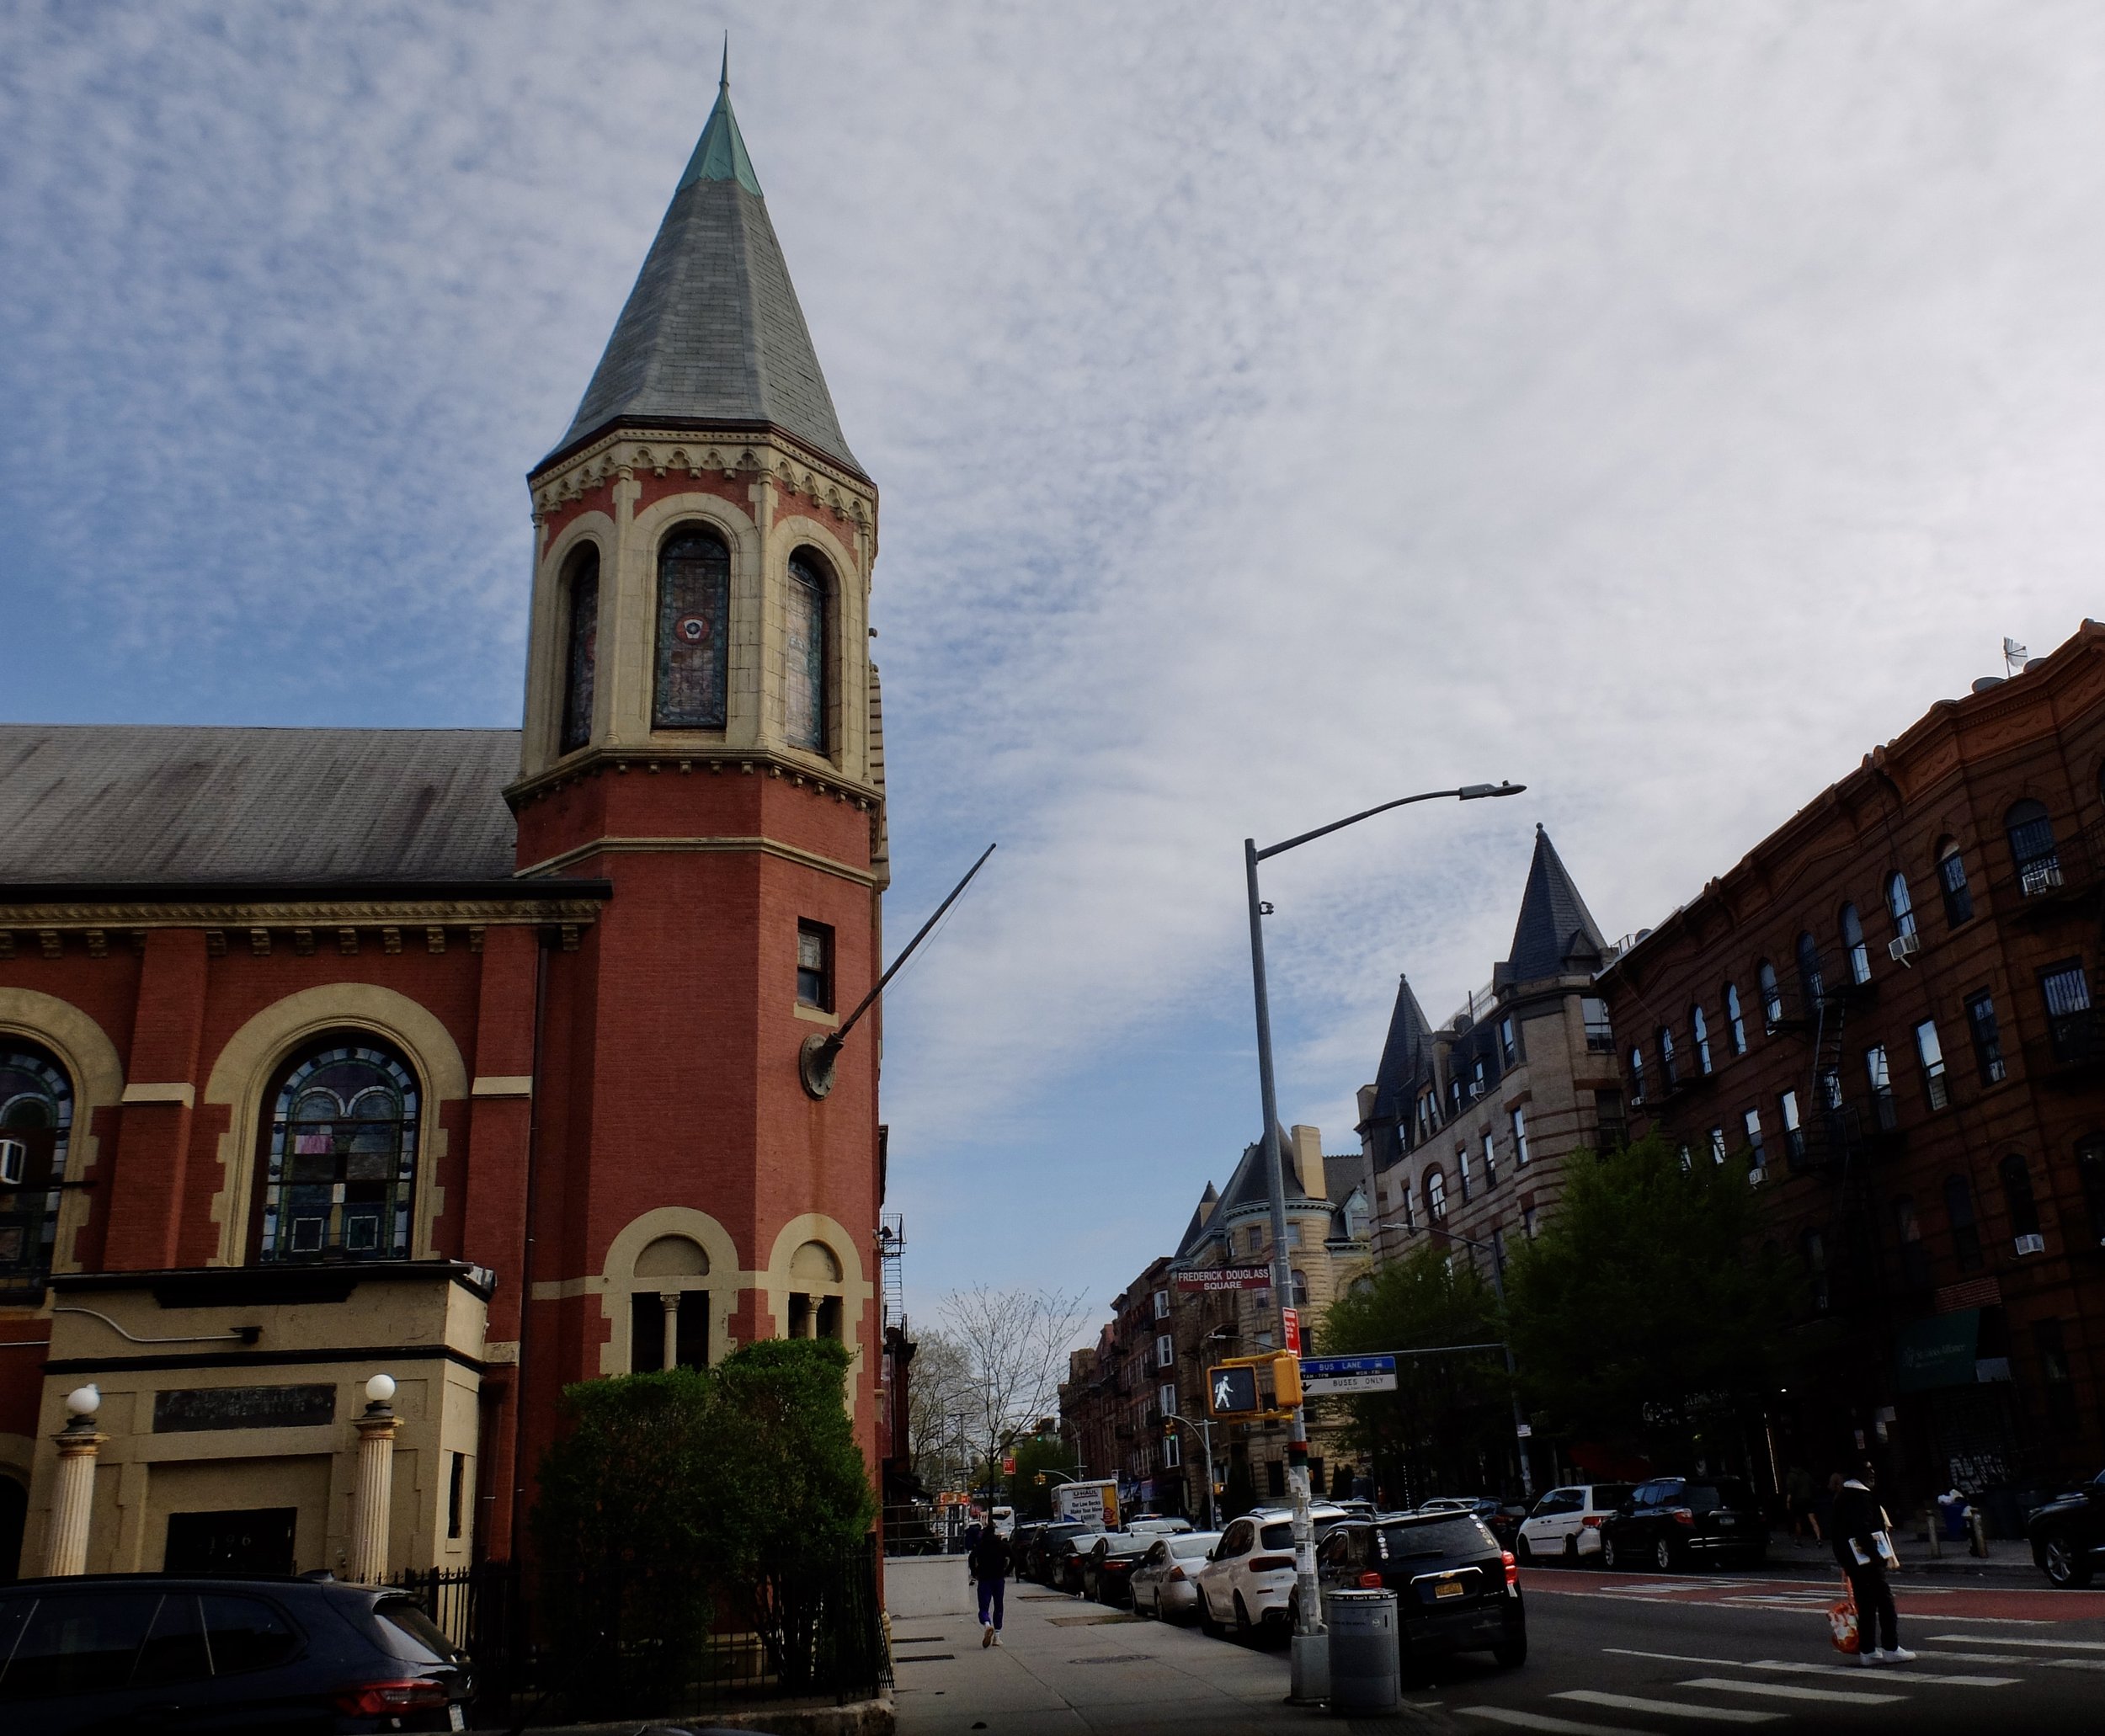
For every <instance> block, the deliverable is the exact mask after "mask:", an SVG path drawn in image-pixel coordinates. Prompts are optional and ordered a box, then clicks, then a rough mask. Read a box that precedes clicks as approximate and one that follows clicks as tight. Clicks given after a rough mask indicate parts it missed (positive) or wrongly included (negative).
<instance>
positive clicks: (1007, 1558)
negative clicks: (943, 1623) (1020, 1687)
mask: <svg viewBox="0 0 2105 1736" xmlns="http://www.w3.org/2000/svg"><path fill="white" fill-rule="evenodd" d="M970 1559H971V1563H972V1574H973V1579H976V1580H978V1582H979V1643H980V1644H981V1645H982V1646H998V1645H999V1644H1000V1643H1001V1600H1002V1594H1003V1593H1004V1592H1005V1591H1006V1590H1008V1589H1009V1568H1010V1564H1011V1563H1012V1562H1013V1560H1014V1558H1013V1557H1012V1556H1011V1554H1010V1550H1009V1540H1008V1539H1007V1538H1006V1537H1005V1536H1002V1535H1001V1533H1000V1532H999V1531H996V1530H995V1529H994V1527H993V1526H991V1525H990V1526H988V1527H987V1528H986V1529H985V1530H984V1531H981V1532H980V1534H979V1541H978V1542H977V1543H975V1544H973V1552H972V1555H971V1558H970ZM990 1606H991V1609H992V1611H993V1616H992V1619H991V1620H989V1607H990Z"/></svg>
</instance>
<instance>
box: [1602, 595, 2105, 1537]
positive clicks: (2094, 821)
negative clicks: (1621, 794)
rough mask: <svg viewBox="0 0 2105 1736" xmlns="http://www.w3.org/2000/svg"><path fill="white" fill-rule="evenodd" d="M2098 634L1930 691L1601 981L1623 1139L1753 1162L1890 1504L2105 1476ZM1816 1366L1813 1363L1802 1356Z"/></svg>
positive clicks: (1849, 1425)
mask: <svg viewBox="0 0 2105 1736" xmlns="http://www.w3.org/2000/svg"><path fill="white" fill-rule="evenodd" d="M2102 779H2105V626H2100V625H2099V624H2098V623H2097V622H2094V621H2087V620H2086V621H2085V622H2084V623H2083V626H2082V627H2081V631H2078V632H2077V634H2076V636H2075V637H2074V638H2072V639H2070V641H2069V642H2067V643H2065V645H2063V646H2061V647H2060V648H2059V649H2058V650H2057V651H2055V652H2054V653H2053V654H2052V655H2051V656H2049V657H2046V658H2035V659H2033V661H2032V662H2031V663H2028V664H2027V666H2026V668H2025V669H2024V672H2023V673H2022V674H2018V675H2017V676H2015V677H2013V678H2012V679H2007V680H1985V681H1982V682H1979V683H1976V684H1975V686H1974V692H1973V693H1972V694H1971V695H1969V697H1967V698H1964V699H1960V700H1943V701H1941V702H1940V703H1938V704H1937V705H1936V706H1932V708H1931V710H1930V711H1929V712H1928V714H1927V715H1926V716H1924V717H1922V718H1921V720H1920V721H1919V722H1916V723H1915V724H1914V725H1913V726H1912V727H1910V728H1909V729H1908V730H1907V731H1906V732H1905V733H1904V734H1902V735H1900V737H1899V738H1896V739H1895V740H1894V741H1892V742H1889V743H1887V744H1886V745H1885V746H1884V747H1882V748H1874V749H1873V751H1872V752H1871V753H1870V754H1867V755H1866V756H1865V757H1864V760H1863V764H1862V765H1861V766H1860V767H1859V768H1858V769H1856V770H1855V771H1852V773H1850V774H1849V775H1848V776H1847V777H1845V778H1843V779H1842V780H1841V781H1840V782H1838V783H1836V784H1835V785H1832V786H1831V787H1830V788H1828V789H1827V790H1825V791H1822V792H1820V794H1819V795H1818V796H1815V797H1814V798H1813V799H1812V800H1811V801H1809V802H1808V803H1807V804H1806V806H1805V807H1804V808H1802V809H1801V810H1800V811H1799V812H1798V813H1797V814H1796V815H1794V816H1793V817H1792V818H1791V819H1790V820H1789V821H1788V823H1785V824H1784V825H1783V826H1782V827H1780V828H1778V829H1777V831H1775V832H1774V833H1771V834H1770V836H1768V837H1767V838H1766V839H1763V840H1762V841H1761V843H1760V844H1757V845H1756V846H1755V848H1754V849H1753V850H1751V852H1750V853H1749V854H1748V855H1747V856H1746V857H1745V860H1742V861H1740V863H1739V864H1738V865H1736V866H1735V867H1733V868H1730V869H1729V870H1727V871H1725V872H1724V874H1723V875H1722V876H1720V877H1719V878H1718V879H1715V880H1713V881H1710V882H1709V884H1708V885H1707V886H1706V887H1704V888H1703V891H1702V892H1701V893H1700V894H1699V895H1698V896H1697V897H1695V898H1694V899H1692V901H1691V902H1690V903H1687V904H1686V905H1684V906H1683V907H1682V908H1680V909H1679V910H1677V911H1676V912H1675V913H1673V914H1672V915H1671V917H1669V918H1668V919H1666V920H1665V922H1663V923H1661V924H1660V926H1659V927H1658V928H1657V929H1655V930H1654V931H1653V932H1651V933H1650V934H1649V935H1645V936H1644V937H1643V938H1641V939H1640V940H1639V941H1638V942H1637V943H1636V944H1635V945H1633V947H1632V948H1631V949H1630V950H1629V951H1628V952H1627V953H1626V954H1625V955H1624V956H1623V957H1621V958H1619V959H1618V960H1617V961H1615V963H1614V964H1613V965H1612V966H1611V967H1609V968H1608V969H1607V971H1606V972H1604V974H1603V976H1602V977H1601V993H1602V994H1603V995H1604V996H1605V998H1606V999H1607V1009H1608V1014H1609V1016H1610V1020H1611V1021H1612V1026H1613V1029H1614V1030H1615V1032H1616V1033H1617V1039H1618V1043H1617V1047H1618V1055H1619V1059H1620V1060H1621V1062H1622V1064H1623V1068H1624V1069H1625V1073H1626V1078H1627V1083H1628V1092H1629V1096H1630V1100H1631V1104H1632V1108H1633V1120H1634V1124H1635V1126H1636V1127H1637V1128H1638V1129H1639V1131H1643V1130H1646V1129H1649V1128H1654V1127H1656V1128H1660V1129H1662V1130H1664V1131H1665V1132H1666V1134H1667V1135H1668V1137H1670V1138H1672V1139H1674V1140H1676V1141H1677V1142H1680V1143H1681V1145H1682V1147H1683V1148H1685V1150H1686V1151H1687V1153H1688V1156H1689V1160H1690V1161H1692V1162H1703V1161H1708V1160H1710V1159H1711V1158H1715V1157H1719V1156H1721V1155H1723V1154H1725V1153H1732V1152H1736V1151H1740V1150H1751V1153H1753V1156H1754V1158H1755V1160H1756V1163H1757V1164H1759V1169H1758V1170H1757V1171H1756V1174H1757V1176H1758V1178H1759V1185H1760V1186H1761V1198H1762V1202H1763V1205H1764V1206H1765V1208H1766V1211H1767V1217H1768V1220H1769V1222H1770V1223H1771V1224H1772V1226H1773V1233H1774V1235H1775V1237H1776V1238H1777V1239H1778V1241H1779V1242H1785V1243H1788V1245H1789V1246H1790V1247H1792V1248H1793V1249H1795V1250H1796V1251H1797V1252H1798V1254H1799V1256H1800V1257H1801V1259H1802V1260H1803V1263H1804V1269H1805V1271H1806V1273H1807V1275H1808V1279H1809V1297H1808V1300H1807V1304H1806V1306H1807V1308H1808V1311H1809V1318H1808V1319H1807V1320H1806V1321H1804V1322H1801V1323H1799V1338H1800V1341H1801V1343H1802V1345H1804V1346H1805V1347H1806V1348H1807V1349H1808V1350H1809V1351H1810V1352H1811V1353H1812V1367H1813V1377H1812V1378H1811V1380H1810V1381H1809V1382H1806V1381H1805V1380H1804V1379H1803V1378H1801V1380H1800V1382H1799V1385H1798V1386H1797V1387H1795V1388H1794V1389H1793V1391H1791V1392H1789V1393H1778V1394H1777V1396H1776V1398H1775V1401H1774V1409H1773V1412H1772V1425H1771V1434H1772V1448H1771V1455H1770V1456H1772V1459H1773V1460H1774V1461H1775V1462H1780V1463H1781V1464H1783V1465H1786V1466H1788V1464H1790V1463H1792V1462H1802V1463H1804V1464H1805V1465H1807V1466H1808V1467H1811V1468H1816V1469H1818V1470H1821V1471H1825V1469H1827V1468H1828V1467H1831V1466H1834V1465H1839V1464H1842V1463H1846V1462H1848V1460H1849V1459H1850V1458H1851V1457H1852V1456H1855V1455H1856V1454H1857V1451H1858V1449H1859V1448H1860V1447H1861V1448H1862V1449H1863V1451H1869V1452H1871V1453H1873V1455H1875V1456H1879V1457H1880V1458H1881V1459H1883V1460H1884V1462H1885V1463H1886V1465H1887V1467H1888V1474H1889V1482H1890V1483H1897V1484H1898V1485H1899V1486H1900V1489H1901V1490H1902V1492H1903V1493H1904V1495H1905V1497H1906V1498H1909V1499H1916V1500H1920V1499H1923V1498H1924V1497H1925V1496H1926V1495H1927V1494H1931V1493H1933V1492H1936V1491H1939V1490H1942V1489H1943V1488H1947V1487H1948V1486H1951V1485H1954V1484H1956V1485H1957V1486H1958V1487H1960V1488H1964V1489H1966V1490H1968V1491H1969V1492H1971V1491H1977V1490H1980V1491H1989V1492H1990V1498H1989V1501H1988V1505H1989V1509H1990V1516H1991V1520H1996V1519H2000V1521H2001V1526H2003V1527H2004V1528H2005V1529H2007V1528H2008V1527H2009V1526H2011V1525H2012V1522H2013V1521H2014V1519H2015V1516H2016V1510H2017V1505H2018V1493H2019V1492H2021V1491H2022V1490H2024V1489H2026V1488H2034V1487H2038V1486H2039V1485H2040V1484H2042V1483H2044V1482H2045V1481H2047V1480H2050V1479H2051V1478H2053V1477H2054V1475H2056V1474H2057V1473H2060V1472H2072V1471H2076V1470H2079V1469H2080V1470H2081V1471H2082V1472H2084V1473H2085V1474H2089V1473H2091V1472H2095V1471H2096V1469H2097V1466H2098V1464H2099V1463H2100V1462H2105V1409H2102V1407H2105V1041H2101V1031H2100V1029H2099V1025H2098V1023H2097V1014H2096V1012H2095V1010H2094V1005H2095V1001H2096V993H2095V989H2096V983H2097V972H2098V971H2099V969H2100V968H2101V966H2102V965H2105V932H2102V931H2101V919H2102V918H2105V781H2102ZM1815 1346H1817V1347H1821V1348H1819V1349H1817V1350H1815V1348H1814V1347H1815Z"/></svg>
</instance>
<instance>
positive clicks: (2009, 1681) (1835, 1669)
mask: <svg viewBox="0 0 2105 1736" xmlns="http://www.w3.org/2000/svg"><path fill="white" fill-rule="evenodd" d="M1601 1650H1602V1651H1603V1652H1606V1653H1612V1654H1614V1655H1615V1656H1617V1657H1620V1658H1656V1659H1660V1661H1661V1662H1662V1663H1666V1664H1716V1665H1717V1666H1719V1668H1720V1669H1781V1670H1788V1671H1790V1672H1791V1673H1793V1674H1794V1675H1847V1676H1851V1677H1854V1678H1855V1679H1856V1680H1858V1681H1861V1680H1863V1675H1862V1671H1863V1667H1864V1666H1863V1664H1857V1665H1855V1666H1854V1667H1853V1668H1852V1667H1851V1666H1849V1665H1847V1664H1797V1663H1788V1662H1785V1661H1783V1660H1782V1659H1775V1658H1763V1659H1758V1660H1756V1661H1752V1662H1750V1661H1747V1660H1745V1659H1739V1658H1697V1657H1694V1656H1692V1655H1691V1654H1690V1653H1687V1652H1641V1651H1639V1650H1638V1649H1637V1648H1635V1647H1634V1646H1603V1647H1601ZM1930 1655H1933V1656H1937V1657H1940V1658H1952V1657H1956V1658H1959V1659H1970V1658H1972V1656H1973V1654H1972V1653H1964V1652H1939V1653H1932V1654H1930ZM1976 1661H1979V1662H1982V1663H1990V1664H2031V1663H2038V1662H2041V1661H2043V1660H2041V1659H2030V1658H1985V1659H1978V1660H1976ZM1894 1668H1895V1669H1900V1670H1901V1671H1902V1672H1903V1673H1904V1675H1905V1678H1906V1680H1909V1681H1914V1682H1942V1683H1945V1684H1947V1685H1949V1686H1952V1687H1955V1688H2007V1687H2012V1686H2014V1685H2016V1684H2017V1681H2018V1680H2020V1679H2019V1678H2018V1677H2017V1676H2014V1675H2007V1676H2006V1675H1932V1674H1930V1673H1928V1672H1926V1671H1922V1670H1916V1669H1908V1668H1907V1666H1906V1665H1905V1664H1896V1665H1894Z"/></svg>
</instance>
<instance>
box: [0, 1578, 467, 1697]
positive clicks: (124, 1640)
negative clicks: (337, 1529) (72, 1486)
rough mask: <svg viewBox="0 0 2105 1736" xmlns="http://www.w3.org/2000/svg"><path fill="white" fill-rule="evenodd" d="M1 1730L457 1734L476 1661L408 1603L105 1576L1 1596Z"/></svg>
mask: <svg viewBox="0 0 2105 1736" xmlns="http://www.w3.org/2000/svg"><path fill="white" fill-rule="evenodd" d="M0 1659H5V1663H4V1665H0V1708H4V1709H0V1728H4V1729H6V1730H7V1731H8V1736H61V1733H72V1732H80V1733H87V1732H90V1731H106V1730H120V1729H122V1730H130V1729H135V1728H151V1729H152V1730H155V1731H163V1732H169V1733H174V1732H180V1731H199V1732H203V1731H207V1730H215V1731H216V1730H230V1729H237V1728H238V1729H257V1730H263V1729H269V1730H312V1731H338V1730H445V1729H454V1730H457V1729H459V1728H461V1725H462V1722H463V1710H464V1707H465V1706H466V1701H467V1700H468V1698H469V1696H470V1695H471V1694H472V1691H473V1685H472V1682H471V1680H470V1679H469V1675H468V1672H467V1669H466V1664H467V1660H466V1658H464V1657H463V1656H462V1655H461V1653H459V1652H458V1651H456V1649H455V1648H453V1646H452V1645H451V1644H450V1643H448V1641H447V1640H446V1637H445V1635H444V1634H442V1633H440V1632H439V1630H438V1629H437V1628H436V1627H433V1626H432V1624H431V1622H430V1620H429V1617H427V1616H425V1614H424V1611H423V1610H422V1609H421V1608H420V1607H419V1606H418V1605H417V1604H416V1603H415V1602H414V1601H413V1600H411V1599H409V1598H408V1597H406V1596H404V1595H402V1594H401V1593H400V1592H388V1591H378V1590H373V1589H372V1588H370V1587H369V1586H364V1585H344V1584H337V1583H336V1582H335V1581H334V1580H332V1579H318V1580H317V1579H180V1578H175V1577H170V1576H167V1575H163V1574H94V1575H83V1576H82V1577H80V1578H77V1579H25V1580H24V1581H22V1582H21V1583H20V1584H14V1585H5V1586H0Z"/></svg>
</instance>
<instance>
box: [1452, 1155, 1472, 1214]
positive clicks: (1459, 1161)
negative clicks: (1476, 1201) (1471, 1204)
mask: <svg viewBox="0 0 2105 1736" xmlns="http://www.w3.org/2000/svg"><path fill="white" fill-rule="evenodd" d="M1454 1166H1455V1169H1456V1170H1457V1171H1458V1172H1459V1174H1460V1175H1461V1177H1462V1197H1463V1200H1464V1201H1467V1200H1468V1197H1469V1194H1470V1187H1469V1148H1468V1146H1466V1145H1458V1146H1457V1147H1456V1148H1454Z"/></svg>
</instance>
